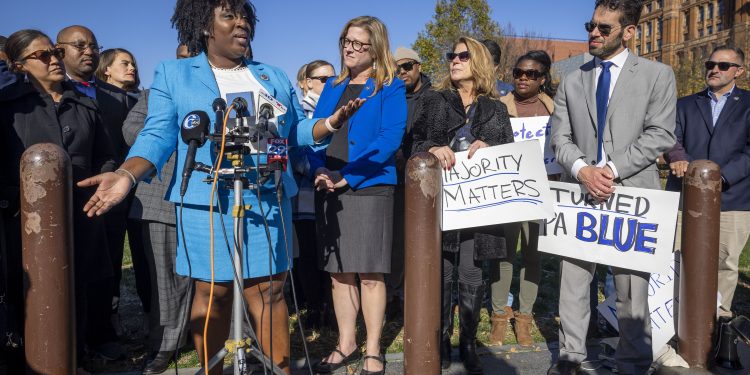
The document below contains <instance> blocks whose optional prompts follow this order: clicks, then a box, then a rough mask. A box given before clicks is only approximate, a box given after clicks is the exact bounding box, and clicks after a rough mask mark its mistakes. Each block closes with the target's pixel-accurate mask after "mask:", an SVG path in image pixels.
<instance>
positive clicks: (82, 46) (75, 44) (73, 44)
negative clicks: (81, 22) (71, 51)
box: [57, 42, 104, 53]
mask: <svg viewBox="0 0 750 375" xmlns="http://www.w3.org/2000/svg"><path fill="white" fill-rule="evenodd" d="M60 44H65V45H69V46H71V47H73V48H75V49H77V50H78V52H84V51H86V48H89V49H91V52H94V53H101V52H102V50H103V49H104V46H99V45H96V44H94V43H88V44H86V43H78V42H57V45H60Z"/></svg>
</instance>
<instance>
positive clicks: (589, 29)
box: [583, 22, 619, 36]
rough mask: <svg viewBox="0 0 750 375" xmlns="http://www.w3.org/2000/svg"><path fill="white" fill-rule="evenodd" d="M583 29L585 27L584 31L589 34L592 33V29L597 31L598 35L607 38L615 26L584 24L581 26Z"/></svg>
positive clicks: (594, 23) (593, 23)
mask: <svg viewBox="0 0 750 375" xmlns="http://www.w3.org/2000/svg"><path fill="white" fill-rule="evenodd" d="M618 26H619V25H618ZM583 27H585V28H586V31H587V32H589V33H590V32H592V31H594V29H599V33H601V34H602V36H609V34H611V33H612V30H613V29H614V28H615V27H617V26H612V25H607V24H606V23H596V22H586V23H584V24H583Z"/></svg>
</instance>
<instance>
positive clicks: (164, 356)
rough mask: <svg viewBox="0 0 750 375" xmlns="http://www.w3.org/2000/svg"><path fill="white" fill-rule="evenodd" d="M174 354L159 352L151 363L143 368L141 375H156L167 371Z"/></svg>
mask: <svg viewBox="0 0 750 375" xmlns="http://www.w3.org/2000/svg"><path fill="white" fill-rule="evenodd" d="M173 356H174V352H159V353H157V354H156V357H154V359H152V360H151V362H149V363H147V364H146V367H144V368H143V375H156V374H161V373H162V372H164V371H167V369H168V368H169V364H170V363H171V362H172V357H173Z"/></svg>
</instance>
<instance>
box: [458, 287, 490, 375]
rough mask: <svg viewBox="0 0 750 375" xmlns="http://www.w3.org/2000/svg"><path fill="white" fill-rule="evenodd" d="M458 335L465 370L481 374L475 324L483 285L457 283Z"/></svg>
mask: <svg viewBox="0 0 750 375" xmlns="http://www.w3.org/2000/svg"><path fill="white" fill-rule="evenodd" d="M458 298H459V310H458V316H459V325H460V330H461V332H460V336H459V338H460V339H459V344H458V349H459V353H460V354H461V360H462V361H463V362H464V367H465V368H466V372H467V373H468V374H471V375H475V374H482V373H483V371H482V362H481V361H480V360H479V356H478V355H477V343H476V337H477V326H478V325H479V310H480V309H481V308H482V299H483V298H484V286H478V287H476V286H469V285H466V284H462V283H458Z"/></svg>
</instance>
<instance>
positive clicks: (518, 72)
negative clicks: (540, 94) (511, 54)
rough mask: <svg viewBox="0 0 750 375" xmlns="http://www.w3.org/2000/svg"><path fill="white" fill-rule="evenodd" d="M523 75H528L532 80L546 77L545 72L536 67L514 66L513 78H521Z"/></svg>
mask: <svg viewBox="0 0 750 375" xmlns="http://www.w3.org/2000/svg"><path fill="white" fill-rule="evenodd" d="M523 76H526V78H528V79H530V80H532V81H536V80H537V79H539V78H541V77H544V73H542V72H540V71H538V70H536V69H529V70H523V69H520V68H513V78H515V79H519V78H521V77H523Z"/></svg>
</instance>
